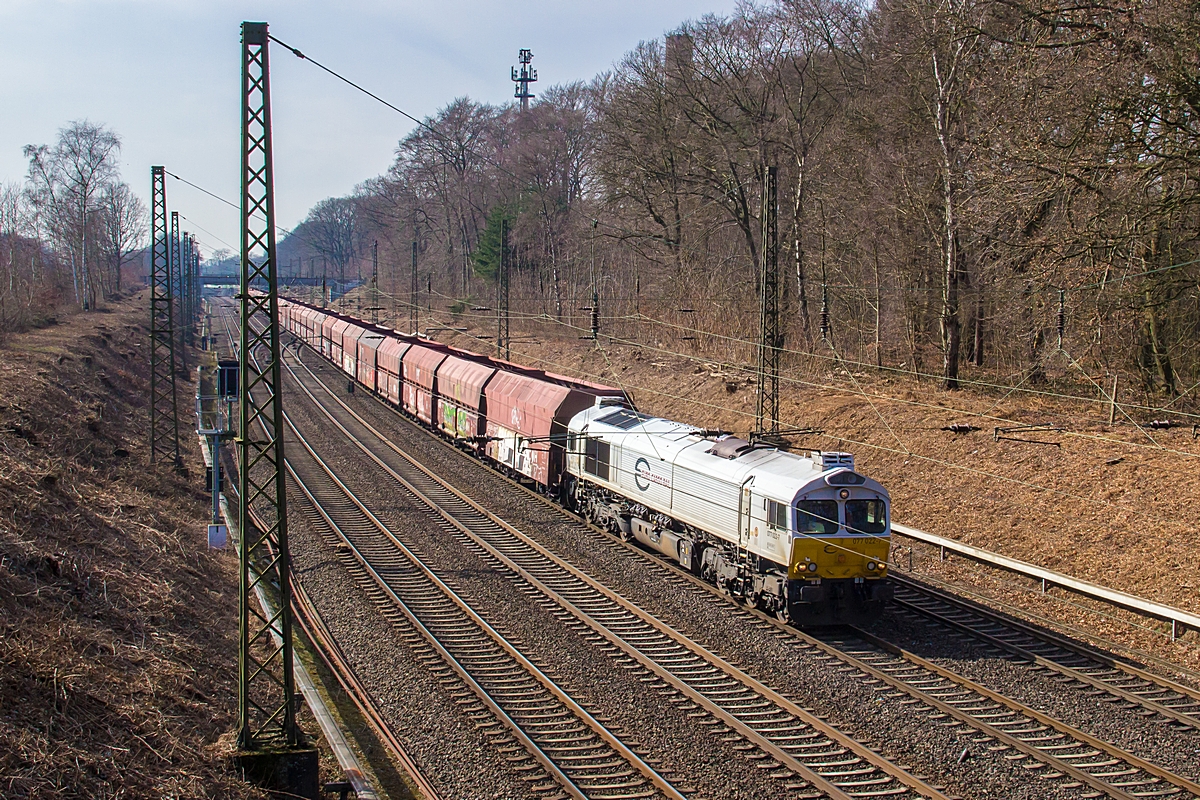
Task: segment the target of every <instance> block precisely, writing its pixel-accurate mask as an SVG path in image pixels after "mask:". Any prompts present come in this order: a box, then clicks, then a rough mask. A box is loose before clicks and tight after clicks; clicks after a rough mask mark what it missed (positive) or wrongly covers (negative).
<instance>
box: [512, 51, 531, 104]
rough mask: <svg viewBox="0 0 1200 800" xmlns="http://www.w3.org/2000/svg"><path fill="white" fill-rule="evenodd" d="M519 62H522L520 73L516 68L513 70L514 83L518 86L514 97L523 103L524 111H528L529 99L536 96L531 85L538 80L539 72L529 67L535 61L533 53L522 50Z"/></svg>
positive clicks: (518, 58) (518, 57)
mask: <svg viewBox="0 0 1200 800" xmlns="http://www.w3.org/2000/svg"><path fill="white" fill-rule="evenodd" d="M517 60H518V61H520V62H521V69H520V71H518V70H517V68H516V67H513V68H512V79H513V83H515V84H517V87H516V89H514V90H513V97H515V98H517V99H518V100H520V101H521V110H522V111H528V110H529V99H530V98H531V97H534V94H533V93H532V92H530V91H529V84H531V83H533V82H535V81H536V80H537V70H536V69H533V68H532V67H530V66H529V64H530V62H532V61H533V51H532V50H522V51H521V52H520V53H519V54H518V56H517Z"/></svg>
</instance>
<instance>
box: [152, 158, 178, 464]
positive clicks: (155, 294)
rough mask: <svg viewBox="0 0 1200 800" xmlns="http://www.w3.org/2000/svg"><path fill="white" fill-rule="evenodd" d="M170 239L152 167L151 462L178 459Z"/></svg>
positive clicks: (159, 171) (163, 195) (159, 181)
mask: <svg viewBox="0 0 1200 800" xmlns="http://www.w3.org/2000/svg"><path fill="white" fill-rule="evenodd" d="M171 289H172V286H171V255H170V244H169V242H168V240H167V184H166V174H165V172H164V170H163V168H162V167H151V168H150V463H154V462H156V461H158V459H159V458H169V459H171V463H172V464H173V465H174V466H175V468H176V469H180V468H182V466H183V461H182V460H181V459H180V457H179V407H178V404H177V400H176V395H175V314H174V300H173V298H172V294H171Z"/></svg>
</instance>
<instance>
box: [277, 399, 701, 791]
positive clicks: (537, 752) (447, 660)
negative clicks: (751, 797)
mask: <svg viewBox="0 0 1200 800" xmlns="http://www.w3.org/2000/svg"><path fill="white" fill-rule="evenodd" d="M284 425H286V426H287V427H288V428H289V429H290V431H292V433H293V434H294V435H295V437H296V440H299V443H300V444H301V445H302V446H304V449H305V451H306V452H307V453H308V456H310V457H311V458H312V459H313V462H314V463H316V464H317V465H318V467H319V468H320V471H322V473H323V474H324V475H325V476H326V477H328V479H329V481H330V482H331V483H332V485H334V486H336V487H337V488H338V489H340V491H341V492H342V498H343V499H344V500H347V501H349V504H350V505H352V506H353V507H355V509H356V510H358V511H359V512H360V513H361V515H362V516H364V518H366V519H367V521H368V524H370V525H372V527H374V528H376V529H377V530H379V531H380V533H383V534H384V535H385V536H386V537H388V540H389V546H398V547H400V552H401V553H402V554H404V555H406V557H407V558H408V560H409V563H412V564H413V565H414V566H415V567H416V569H418V571H419V572H420V573H421V575H422V577H425V578H426V579H427V581H430V583H432V584H433V585H434V588H436V589H442V597H443V599H445V600H448V601H450V603H451V606H452V607H457V608H458V609H460V612H462V613H464V614H466V616H467V618H468V619H469V620H472V621H473V622H475V625H476V628H478V630H479V631H481V633H482V637H484V638H485V639H491V640H493V643H496V644H498V645H499V646H500V649H502V650H503V651H506V652H508V654H509V655H510V656H511V657H514V660H515V661H516V662H517V664H518V666H521V667H524V668H526V669H524V672H526V673H527V674H530V675H532V676H533V678H534V679H535V680H536V681H538V682H542V681H547V682H550V681H548V678H546V676H545V675H542V674H541V672H540V670H539V669H538V668H536V667H534V666H533V664H532V663H529V662H528V661H527V660H526V658H524V656H523V655H521V654H520V652H517V651H516V650H515V649H514V648H512V646H511V644H509V643H508V642H506V640H505V639H504V637H503V636H500V634H499V633H498V632H497V631H494V630H493V628H491V626H488V625H487V624H486V622H485V621H482V620H481V619H480V618H478V615H476V614H474V612H473V610H472V609H470V608H469V607H468V606H466V604H464V603H463V602H462V601H461V599H458V597H457V595H455V593H454V591H452V590H450V589H449V588H448V587H445V584H444V583H442V582H440V579H438V578H437V576H434V575H433V573H432V572H431V571H428V570H427V569H426V567H425V566H424V565H422V564H420V561H419V560H414V557H413V554H412V553H410V552H408V551H407V548H404V546H403V545H402V543H401V542H400V541H398V540H397V539H396V537H395V536H394V535H392V534H391V531H389V530H388V529H386V527H385V525H383V523H382V522H380V521H378V519H377V518H376V517H374V516H373V515H372V513H371V512H370V510H367V509H366V506H365V505H364V504H362V503H361V501H360V500H359V499H358V498H356V497H355V495H354V494H353V493H352V492H350V491H349V488H348V487H346V486H344V483H342V481H341V480H340V479H337V476H336V475H335V474H334V473H332V470H330V469H329V467H328V464H325V462H324V461H323V459H322V458H320V457H319V456H318V455H317V453H316V451H313V449H312V447H311V446H310V445H308V443H307V441H306V440H305V439H304V437H302V435H301V434H300V433H299V431H298V428H296V426H295V425H294V423H293V422H292V419H290V417H289V416H288V415H287V414H284ZM284 467H286V469H287V473H288V476H289V477H290V479H292V482H293V483H294V485H295V487H296V488H298V489H299V491H300V492H301V493H302V494H304V495H305V499H306V500H307V501H308V503H307V506H306V510H307V511H308V512H310V515H312V516H313V517H316V518H317V519H319V521H320V522H322V523H323V524H324V525H325V527H326V528H328V529H329V530H330V531H331V533H332V534H334V535H335V536H336V537H337V539H338V540H340V542H341V543H343V545H344V546H346V548H347V549H348V552H349V554H350V555H352V557H353V558H354V560H355V561H358V564H359V567H360V570H361V572H362V573H365V575H366V577H367V578H368V579H370V581H371V582H372V583H373V584H374V587H376V588H377V589H378V590H379V591H380V593H382V594H383V595H384V596H385V597H386V599H388V600H389V601H390V603H391V606H392V608H395V609H397V610H400V613H401V614H402V615H403V618H404V619H406V620H407V622H408V625H409V627H412V628H413V630H414V631H416V633H418V634H419V636H420V637H421V638H424V639H425V640H426V643H427V644H428V646H430V648H431V649H432V650H433V651H434V652H436V654H437V656H438V657H439V660H440V661H442V662H443V663H444V664H446V666H448V667H449V668H450V669H451V672H454V673H455V674H457V676H458V679H460V680H461V681H462V682H463V684H464V685H466V686H467V687H468V690H470V692H472V693H473V694H475V697H476V698H478V699H479V700H480V702H481V703H482V704H484V708H486V709H487V710H488V712H490V714H491V715H492V716H493V717H494V718H496V720H498V721H499V722H500V723H502V726H503V727H504V728H506V729H508V733H509V734H510V735H511V736H512V739H514V740H515V741H517V742H518V744H521V745H522V746H523V747H524V750H526V752H528V753H529V756H532V757H533V758H534V760H536V762H538V763H539V764H540V765H541V768H542V769H544V770H545V774H546V776H547V777H548V778H550V780H551V781H552V783H551V784H550V786H551V787H556V790H558V789H562V790H564V792H565V793H566V794H568V795H569V796H571V798H574V799H575V800H588V794H587V793H586V792H584V790H583V788H581V787H580V786H578V784H577V783H576V781H575V780H574V778H571V777H570V776H569V775H566V772H565V771H564V770H563V769H562V768H559V766H558V764H557V763H554V760H553V759H552V758H551V757H550V754H548V753H546V752H545V750H544V748H542V747H541V746H540V745H538V744H535V742H534V741H533V738H532V736H530V735H529V734H528V733H527V732H526V730H524V729H523V728H522V727H521V724H520V723H518V722H517V721H516V720H515V718H514V717H512V715H510V714H509V711H506V710H505V709H504V708H503V706H502V704H500V702H499V700H498V699H497V698H494V697H493V696H492V693H491V692H488V691H487V690H486V688H485V687H484V686H482V685H481V684H480V682H479V681H478V680H476V679H475V676H474V675H472V674H470V670H469V669H468V668H467V667H466V666H464V664H463V663H462V661H461V660H460V658H458V657H455V656H454V655H452V654H451V652H450V650H449V648H448V646H445V645H444V644H443V642H442V640H440V639H439V638H438V637H437V634H436V633H433V631H431V630H430V627H428V626H426V624H425V622H424V621H422V620H421V619H420V618H419V615H418V614H416V613H415V612H414V610H413V609H412V607H410V604H409V602H406V601H404V600H403V599H401V597H400V595H398V594H397V593H396V591H395V589H394V587H392V585H391V583H390V582H388V581H386V579H385V578H384V577H383V576H382V575H380V573H379V571H378V570H376V569H374V566H372V564H371V559H368V558H367V557H366V554H365V553H362V551H361V548H360V547H359V546H358V545H355V543H354V542H353V541H352V540H350V536H349V535H348V534H347V533H346V530H344V527H343V525H340V524H338V523H337V522H336V521H335V519H334V518H332V516H331V515H330V513H329V512H328V511H326V507H325V506H326V505H335V504H336V500H335V501H334V503H330V501H329V499H328V498H326V501H325V503H322V501H320V500H319V499H318V498H317V497H316V494H314V493H313V492H312V491H311V488H310V486H308V485H307V483H306V482H305V481H304V480H302V479H301V477H300V475H299V474H298V473H296V470H295V467H294V464H293V463H292V461H290V459H288V461H286V463H284ZM434 614H436V612H434ZM492 664H493V666H494V661H493V662H492ZM539 678H540V680H539ZM542 685H545V684H542ZM554 690H556V691H557V693H558V699H559V700H563V699H565V700H566V704H569V705H568V706H569V708H570V706H572V705H575V706H576V708H577V705H576V704H575V703H574V700H572V699H570V698H569V697H566V696H565V693H563V692H562V691H560V690H558V687H557V686H554ZM552 693H554V692H552ZM578 710H580V711H582V712H583V715H586V717H587V718H584V720H583V721H584V723H586V724H587V720H589V718H590V715H587V712H586V711H583V710H582V709H578ZM576 716H578V715H576ZM592 723H593V724H594V726H596V727H599V728H601V729H604V726H602V724H600V723H599V722H598V721H595V720H592ZM556 727H559V728H560V727H562V726H556ZM588 727H592V724H588ZM553 733H557V734H570V733H571V732H570V730H565V732H564V730H562V729H559V730H556V732H553ZM605 734H606V735H607V736H608V738H612V735H611V733H608V732H607V730H606V729H605ZM601 739H605V738H604V736H601ZM613 739H614V738H613ZM571 745H574V747H571ZM617 745H618V747H619V748H624V747H625V746H624V744H623V742H619V740H617ZM584 748H586V747H584ZM568 750H569V751H570V750H574V751H575V754H576V756H577V754H578V753H580V752H582V751H581V748H580V746H578V740H572V741H571V742H570V745H569V746H568ZM614 750H617V748H614ZM618 752H619V750H618ZM622 754H623V753H622ZM630 754H631V756H632V760H631V759H630V758H625V760H626V762H629V763H632V764H634V765H635V766H636V765H637V763H641V764H642V766H643V768H644V769H646V770H649V771H650V772H652V774H655V775H656V772H655V771H654V770H653V768H650V766H649V765H648V764H644V762H642V760H641V758H640V757H637V756H636V754H632V753H630ZM577 766H578V765H577ZM617 777H620V776H617ZM659 781H660V782H662V783H666V787H665V789H664V794H665V795H666V796H667V798H670V799H671V800H685V799H684V796H683V795H682V794H679V793H678V792H676V790H674V788H673V787H671V786H670V783H667V782H666V781H665V778H661V777H659ZM534 788H535V789H538V788H539V787H534ZM540 788H541V789H542V790H545V788H546V787H540ZM602 788H605V789H607V788H608V787H602ZM617 788H620V787H617ZM659 788H662V787H659ZM650 794H653V792H644V790H643V792H641V793H636V794H632V795H629V794H626V795H625V796H629V798H644V796H649V795H650ZM602 796H605V798H612V796H617V795H612V794H604V795H602Z"/></svg>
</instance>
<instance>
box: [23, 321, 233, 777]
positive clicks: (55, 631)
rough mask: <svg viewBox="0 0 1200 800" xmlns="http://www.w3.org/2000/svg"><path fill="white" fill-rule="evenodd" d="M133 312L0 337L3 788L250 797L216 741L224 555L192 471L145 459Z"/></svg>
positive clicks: (226, 633) (229, 657)
mask: <svg viewBox="0 0 1200 800" xmlns="http://www.w3.org/2000/svg"><path fill="white" fill-rule="evenodd" d="M144 308H145V306H144V303H143V302H142V301H139V300H127V301H123V302H121V303H118V304H116V305H115V306H113V307H111V308H110V309H108V311H107V313H92V314H87V315H78V316H75V317H73V318H70V319H69V320H68V321H66V322H64V323H62V324H59V325H57V326H54V327H50V328H45V329H42V330H37V331H33V332H30V333H27V334H22V335H19V336H14V337H12V338H11V339H9V340H8V341H6V342H5V343H4V344H3V345H2V346H0V398H3V399H2V400H0V795H2V796H4V797H7V798H50V797H54V798H63V797H80V798H83V797H86V798H116V797H167V798H171V797H179V798H185V797H186V798H201V797H245V796H257V795H256V794H255V793H253V792H251V791H250V790H248V789H247V788H246V786H245V785H244V784H242V783H240V782H239V781H237V780H235V779H234V778H233V776H232V775H231V774H230V773H229V772H228V770H227V768H226V766H225V763H224V762H223V761H222V760H221V753H220V752H218V748H217V746H216V744H215V743H216V742H217V739H218V737H219V735H220V734H221V733H222V732H225V731H228V730H230V729H232V728H233V726H234V722H235V706H236V664H237V661H236V653H237V649H236V648H237V570H236V561H235V559H234V556H232V555H231V554H230V553H213V552H210V551H208V550H207V549H206V542H205V528H204V525H205V523H206V517H207V514H206V507H207V506H206V499H205V495H204V494H203V491H202V489H203V475H197V474H196V472H197V470H196V468H195V467H194V466H193V467H192V474H191V476H190V477H186V478H185V477H181V476H178V475H176V474H174V472H173V470H172V469H171V466H170V463H169V460H168V461H167V462H166V463H162V464H159V465H157V466H151V467H149V468H148V467H147V462H148V445H147V439H146V434H145V431H146V396H147V374H148V357H147V353H146V348H147V334H146V330H145V327H144V324H143V319H144V317H145V316H146V313H145V310H144ZM190 391H191V389H190V387H189V386H187V385H186V384H184V383H183V382H182V381H181V383H180V386H179V397H180V406H181V411H182V412H185V413H186V410H187V409H188V407H189V405H188V402H189V401H188V398H189V392H190ZM183 418H184V420H185V421H184V426H183V430H182V431H181V442H182V444H183V445H184V447H185V448H187V452H185V454H184V458H185V461H186V462H187V463H188V464H189V465H195V464H198V463H202V462H200V461H199V453H198V450H197V448H196V445H195V438H194V436H190V435H189V430H188V427H189V426H188V423H187V422H186V420H187V417H186V416H184V417H183Z"/></svg>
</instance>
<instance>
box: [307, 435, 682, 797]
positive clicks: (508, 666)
mask: <svg viewBox="0 0 1200 800" xmlns="http://www.w3.org/2000/svg"><path fill="white" fill-rule="evenodd" d="M288 424H289V425H290V424H291V423H290V420H289V422H288ZM292 432H293V433H294V434H295V435H294V436H289V439H290V444H292V445H293V447H292V455H289V456H288V464H287V467H288V473H289V476H290V477H291V479H292V481H293V482H294V485H295V486H296V488H297V489H298V490H299V492H300V493H301V495H302V496H303V497H304V498H305V499H306V500H307V501H308V502H307V503H306V504H305V505H304V508H303V513H304V514H305V516H306V517H309V519H310V521H311V522H312V523H313V524H314V527H316V528H317V529H318V530H320V529H322V528H324V529H325V530H326V531H327V532H329V533H331V534H333V536H335V537H336V539H337V542H338V546H339V547H340V548H342V549H343V550H344V551H348V552H349V554H351V555H352V556H353V557H354V559H355V560H356V561H357V562H358V565H359V569H360V570H362V571H363V572H365V573H366V574H367V575H369V576H370V578H371V580H372V581H373V582H374V583H375V584H376V586H377V588H378V590H379V591H380V592H382V593H383V594H385V595H386V596H387V597H388V598H389V599H390V600H391V601H392V603H393V604H394V607H395V609H396V611H397V612H398V613H399V614H401V615H402V616H403V617H404V623H405V624H406V625H407V627H409V628H411V629H412V630H415V631H416V632H418V633H419V634H420V635H421V636H422V637H423V638H424V639H425V641H426V643H427V644H428V646H429V647H430V648H431V649H432V650H433V651H434V653H436V655H437V656H438V657H439V659H440V660H441V661H442V663H444V664H445V665H446V667H447V668H448V672H447V676H449V674H450V672H452V673H453V677H455V678H457V680H456V681H455V683H456V684H459V683H461V686H462V688H461V689H460V691H463V692H470V693H471V694H473V695H474V697H475V700H476V701H477V702H473V703H471V704H470V705H469V706H468V708H467V713H468V714H471V715H472V716H485V717H486V716H490V717H492V718H494V719H496V720H498V721H499V722H500V723H501V724H502V725H503V726H504V727H505V728H506V729H507V735H508V736H511V737H512V738H513V739H514V740H515V742H516V743H518V744H519V745H520V748H521V749H522V750H523V751H524V752H518V748H516V747H513V748H510V756H509V757H510V759H514V760H516V761H519V762H520V761H526V760H527V756H526V754H528V760H529V761H530V762H536V765H535V764H533V763H529V764H527V765H525V764H522V765H518V767H517V768H518V769H519V770H521V769H527V770H529V771H530V772H531V774H530V775H528V779H529V782H530V785H531V788H532V789H533V790H534V791H536V792H538V793H540V794H544V795H547V796H567V797H574V798H612V799H613V800H615V799H616V798H648V797H668V798H673V799H674V800H683V798H684V795H683V794H682V793H681V792H679V791H678V790H677V789H675V788H674V786H673V785H672V784H671V782H670V781H668V780H667V779H666V778H664V777H663V776H661V775H659V774H658V773H657V772H656V771H655V770H654V768H653V767H651V766H650V765H649V764H648V763H646V762H645V761H644V760H643V759H642V758H641V757H640V756H638V755H637V754H635V753H634V752H633V751H632V750H631V749H630V748H628V747H626V746H625V745H624V744H623V743H622V742H621V741H620V740H619V739H618V738H617V737H616V736H614V735H613V734H612V733H611V732H609V731H608V730H607V729H606V728H605V727H604V726H603V724H601V723H600V722H599V721H598V720H597V719H596V718H595V717H593V716H592V715H591V714H589V713H588V712H587V711H586V710H584V709H583V708H582V707H581V706H579V705H578V704H577V703H575V701H574V700H572V699H571V698H570V696H569V695H568V694H567V693H566V692H565V691H563V690H562V689H561V688H559V687H558V686H557V684H555V683H554V681H552V680H551V679H550V678H549V677H548V676H546V675H545V673H543V672H542V671H541V670H540V669H538V667H536V666H535V665H534V664H533V663H532V662H531V661H529V660H528V659H527V658H525V657H524V656H523V655H522V654H521V652H520V650H519V649H518V647H517V645H516V644H514V643H513V642H511V641H509V640H508V639H506V638H505V637H504V636H503V635H501V634H500V633H499V632H498V631H497V630H496V629H494V628H493V627H492V626H490V625H489V624H488V623H487V622H486V621H485V620H484V619H483V618H482V617H481V616H480V615H479V614H477V613H476V612H475V611H474V610H473V609H472V608H471V606H470V604H469V603H467V602H466V601H465V600H463V599H462V598H461V597H459V596H458V594H457V593H455V592H454V590H453V589H451V588H450V587H449V586H448V585H447V584H446V583H445V582H443V581H442V580H441V579H440V578H439V577H438V576H437V575H436V574H434V573H433V572H432V571H431V570H430V569H428V568H427V567H426V566H425V565H424V564H423V563H422V562H421V560H420V559H419V558H418V557H417V556H416V555H415V554H414V553H413V552H412V551H411V550H409V549H408V548H407V547H406V546H405V545H404V544H403V543H402V542H401V541H400V540H399V539H398V538H397V537H396V536H395V535H394V534H393V532H392V531H390V530H389V529H388V527H387V526H386V525H384V524H383V523H382V522H381V521H379V519H378V518H377V517H375V516H374V515H373V514H372V513H371V512H370V510H368V509H367V507H366V506H365V505H364V504H363V503H362V501H361V500H359V499H358V498H357V497H356V496H355V495H354V493H353V492H352V491H350V489H349V488H347V487H346V486H345V484H343V483H342V482H341V481H340V480H339V479H338V478H337V477H336V476H335V474H334V473H333V470H332V469H330V467H329V466H328V465H327V464H325V462H324V461H323V460H322V459H321V458H320V456H319V455H317V453H316V452H315V451H314V450H313V449H312V448H311V446H310V445H309V443H308V442H307V441H306V440H305V439H304V438H303V437H302V436H301V435H300V434H298V433H296V432H295V428H294V426H293V427H292ZM295 445H299V446H300V447H296V446H295ZM297 450H302V452H304V453H305V454H306V455H307V458H305V457H300V458H297V457H296V455H295V453H296V452H297ZM535 766H537V767H540V771H533V768H534V767H535Z"/></svg>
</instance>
